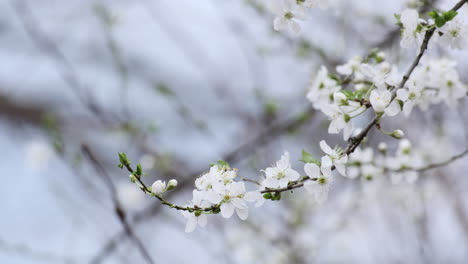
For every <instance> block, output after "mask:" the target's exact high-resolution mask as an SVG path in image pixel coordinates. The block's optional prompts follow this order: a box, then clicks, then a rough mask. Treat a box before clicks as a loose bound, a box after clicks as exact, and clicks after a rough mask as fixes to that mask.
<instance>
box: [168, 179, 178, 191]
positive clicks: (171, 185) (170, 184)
mask: <svg viewBox="0 0 468 264" xmlns="http://www.w3.org/2000/svg"><path fill="white" fill-rule="evenodd" d="M175 187H177V180H175V179H172V180H170V181H169V182H168V183H167V191H169V190H172V189H174V188H175Z"/></svg>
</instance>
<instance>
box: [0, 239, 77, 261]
mask: <svg viewBox="0 0 468 264" xmlns="http://www.w3.org/2000/svg"><path fill="white" fill-rule="evenodd" d="M0 250H2V251H5V252H12V253H14V254H17V255H20V256H23V257H25V258H28V259H34V260H36V261H41V262H47V263H67V264H73V263H78V260H77V259H74V258H73V257H68V256H57V255H53V254H51V253H47V252H42V251H37V250H35V249H33V248H30V247H29V246H27V245H24V244H11V243H9V242H7V241H6V240H4V239H3V238H1V237H0Z"/></svg>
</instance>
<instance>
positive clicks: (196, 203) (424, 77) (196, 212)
mask: <svg viewBox="0 0 468 264" xmlns="http://www.w3.org/2000/svg"><path fill="white" fill-rule="evenodd" d="M274 3H275V4H274V8H273V10H274V12H275V13H276V15H277V16H276V18H275V20H274V28H275V29H276V30H282V29H285V28H290V29H291V30H292V31H293V32H296V33H297V32H299V30H300V26H299V24H298V23H297V19H304V18H305V17H306V15H305V14H306V11H307V9H309V8H313V7H325V6H326V4H327V3H328V1H327V0H294V1H293V0H278V1H275V2H274ZM429 16H430V17H431V19H429V20H423V19H421V18H419V14H418V12H417V11H415V10H411V9H408V10H405V11H403V13H402V14H401V15H397V16H396V17H397V19H398V22H399V25H400V27H401V30H402V40H401V46H402V47H413V46H415V45H420V44H422V43H425V44H427V42H425V41H428V40H429V39H430V38H431V37H433V39H434V40H435V41H436V42H439V43H441V44H443V45H446V46H449V47H453V48H463V47H467V46H468V45H466V44H467V43H466V41H467V37H468V30H467V27H466V25H464V24H463V22H462V21H461V19H459V18H458V17H457V12H455V11H448V12H443V13H438V12H436V11H432V12H430V13H429ZM425 48H426V46H425V45H422V48H421V54H420V55H419V56H418V57H417V60H416V61H415V62H414V63H413V66H412V68H410V70H409V71H408V73H407V75H405V76H403V75H402V74H401V72H400V71H399V69H398V67H397V65H395V64H391V63H389V62H388V61H387V60H386V55H385V53H383V52H380V51H378V50H373V51H371V52H370V53H369V54H368V55H366V56H362V57H361V56H356V57H354V58H352V59H351V60H349V61H348V62H346V63H345V64H343V65H339V66H337V67H336V69H334V70H335V71H336V74H334V73H331V72H330V71H329V69H327V68H326V67H325V66H322V67H321V68H320V69H319V70H318V72H317V74H316V75H315V76H314V78H313V79H312V81H311V83H310V86H309V91H308V93H307V96H306V97H307V99H308V100H309V101H310V102H311V103H312V107H313V108H314V109H316V110H318V111H321V112H322V113H323V114H324V115H325V116H327V117H328V119H329V120H330V123H329V126H328V133H329V134H339V133H341V131H343V138H344V140H348V142H349V145H348V147H346V148H345V149H344V150H343V149H342V148H340V147H335V148H331V147H330V146H329V145H328V144H327V143H326V142H325V141H324V140H322V141H320V143H319V146H320V149H321V150H322V151H323V152H324V153H325V154H324V155H323V156H322V157H321V158H320V159H319V160H318V159H315V158H314V157H312V155H311V154H309V153H307V152H306V151H303V153H302V160H301V161H302V162H304V163H305V164H304V168H303V171H304V173H305V175H302V176H301V174H300V173H299V172H298V171H297V170H295V169H294V168H293V167H292V164H291V160H290V154H289V153H288V152H285V153H284V154H283V155H282V156H281V158H280V160H278V161H277V162H276V163H275V164H273V165H272V166H270V167H267V168H265V169H264V170H261V171H262V172H263V174H264V175H263V176H262V177H261V179H260V180H259V181H255V180H250V179H246V178H242V180H244V181H249V182H252V183H255V184H256V188H255V189H254V190H252V191H247V189H246V186H245V183H244V181H240V180H236V179H238V173H237V169H233V168H231V167H230V165H229V164H228V163H227V162H225V161H219V162H218V163H216V164H212V165H211V167H210V170H209V171H208V172H207V173H204V174H203V175H201V176H200V177H199V178H197V179H196V181H195V190H193V197H192V199H191V201H189V204H187V205H186V206H176V205H174V204H171V203H169V202H167V201H166V200H164V198H163V196H162V195H163V194H164V193H165V192H166V191H169V190H171V189H173V188H175V187H176V186H177V181H175V180H171V181H169V182H168V184H167V185H166V183H165V182H162V181H161V180H158V181H156V182H154V183H153V185H152V187H151V188H148V187H146V186H145V185H144V183H143V182H142V181H141V180H140V177H141V176H142V175H143V172H142V166H141V165H140V164H138V166H137V169H136V171H133V169H132V168H131V166H130V161H129V160H128V158H127V156H126V155H125V154H124V153H119V158H120V162H121V164H119V167H120V168H123V167H125V168H127V170H129V171H130V172H131V175H130V179H131V180H132V181H133V182H135V183H137V184H138V186H139V187H140V189H142V190H143V191H144V192H146V193H148V194H151V195H152V196H155V197H156V198H158V199H159V200H160V201H161V202H162V203H163V204H165V205H168V206H170V207H172V208H176V209H177V210H180V211H181V213H182V215H183V216H184V217H185V218H186V220H187V223H186V228H185V231H186V232H192V231H194V230H195V229H196V227H197V226H201V227H204V226H205V225H206V224H207V215H208V214H218V213H220V214H221V216H222V217H224V218H230V217H231V216H233V215H234V213H236V214H237V216H238V217H239V218H240V219H241V220H246V219H247V218H248V215H249V206H248V205H249V203H252V202H253V203H255V206H257V207H258V206H261V205H262V204H263V203H264V201H265V200H280V199H281V193H282V192H284V191H288V190H292V189H296V188H300V187H304V189H305V190H306V191H307V192H308V193H310V195H311V196H312V199H311V200H314V201H315V202H316V203H318V204H321V203H323V202H325V201H326V200H327V198H328V193H329V189H330V186H331V184H332V183H333V182H334V177H335V176H334V171H336V172H337V173H338V174H340V175H342V176H344V177H347V178H351V179H355V178H358V177H361V178H362V179H364V180H372V179H374V178H376V177H378V176H381V175H388V176H389V177H390V178H391V181H392V182H393V183H399V182H403V181H404V182H410V183H412V182H414V181H416V180H417V178H418V176H419V175H418V169H421V168H423V166H424V165H425V163H426V162H425V161H424V158H423V157H424V153H423V152H422V151H418V150H415V149H414V148H413V147H412V145H411V143H410V142H409V141H408V140H407V139H403V137H404V133H403V131H401V130H399V129H397V130H395V131H393V132H385V131H383V130H382V128H381V125H380V119H381V118H383V117H385V116H390V117H393V116H396V115H399V114H400V113H403V114H404V115H405V116H409V115H410V114H411V112H412V110H413V109H414V108H415V107H419V108H420V109H421V110H423V111H424V110H426V109H428V107H429V106H430V105H432V104H439V103H445V104H447V105H448V106H449V107H454V106H456V105H457V104H458V102H459V100H460V99H461V98H463V97H465V96H466V95H467V92H468V87H467V85H466V84H464V83H462V82H461V80H460V77H459V74H458V72H457V70H456V66H457V65H456V62H455V61H452V60H449V59H446V58H440V59H430V58H429V59H427V60H425V61H421V60H420V59H421V57H422V55H423V52H424V51H425ZM369 108H372V109H373V111H374V112H375V114H376V116H375V118H374V121H373V123H372V122H371V123H370V124H369V125H368V127H367V129H364V132H363V133H361V132H360V131H361V130H360V129H359V128H356V127H355V124H354V122H353V120H354V119H355V118H356V117H358V116H360V115H361V114H363V113H365V112H366V111H367V109H369ZM374 125H375V126H376V127H377V129H379V130H380V131H381V132H383V133H384V134H387V135H389V136H391V137H393V138H396V139H399V140H400V141H399V145H398V148H397V150H396V152H395V154H394V155H389V152H388V149H387V146H386V144H385V143H381V144H380V145H379V147H378V151H374V149H372V148H362V146H361V147H359V145H360V144H361V143H362V141H363V140H364V137H365V136H366V135H367V132H368V131H369V129H370V128H371V127H372V126H374ZM352 136H354V137H352ZM353 144H354V145H353Z"/></svg>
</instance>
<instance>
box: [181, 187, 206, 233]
mask: <svg viewBox="0 0 468 264" xmlns="http://www.w3.org/2000/svg"><path fill="white" fill-rule="evenodd" d="M203 197H204V195H203V192H201V191H198V190H193V199H192V201H191V203H190V205H189V206H197V207H199V208H206V207H209V206H210V205H211V204H210V203H209V202H208V201H206V200H204V199H203ZM181 214H182V215H183V216H184V217H185V218H186V219H187V223H186V225H185V232H187V233H190V232H193V231H194V230H195V228H197V225H198V226H200V227H205V226H206V224H207V223H208V217H207V216H206V214H203V213H197V212H193V213H191V212H188V211H181Z"/></svg>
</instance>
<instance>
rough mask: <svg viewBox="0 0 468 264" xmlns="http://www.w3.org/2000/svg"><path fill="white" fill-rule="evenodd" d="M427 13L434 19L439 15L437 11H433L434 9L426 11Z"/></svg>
mask: <svg viewBox="0 0 468 264" xmlns="http://www.w3.org/2000/svg"><path fill="white" fill-rule="evenodd" d="M427 15H428V16H430V17H431V18H433V19H436V18H438V17H439V13H437V11H435V10H432V11H431V12H429V13H427Z"/></svg>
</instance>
